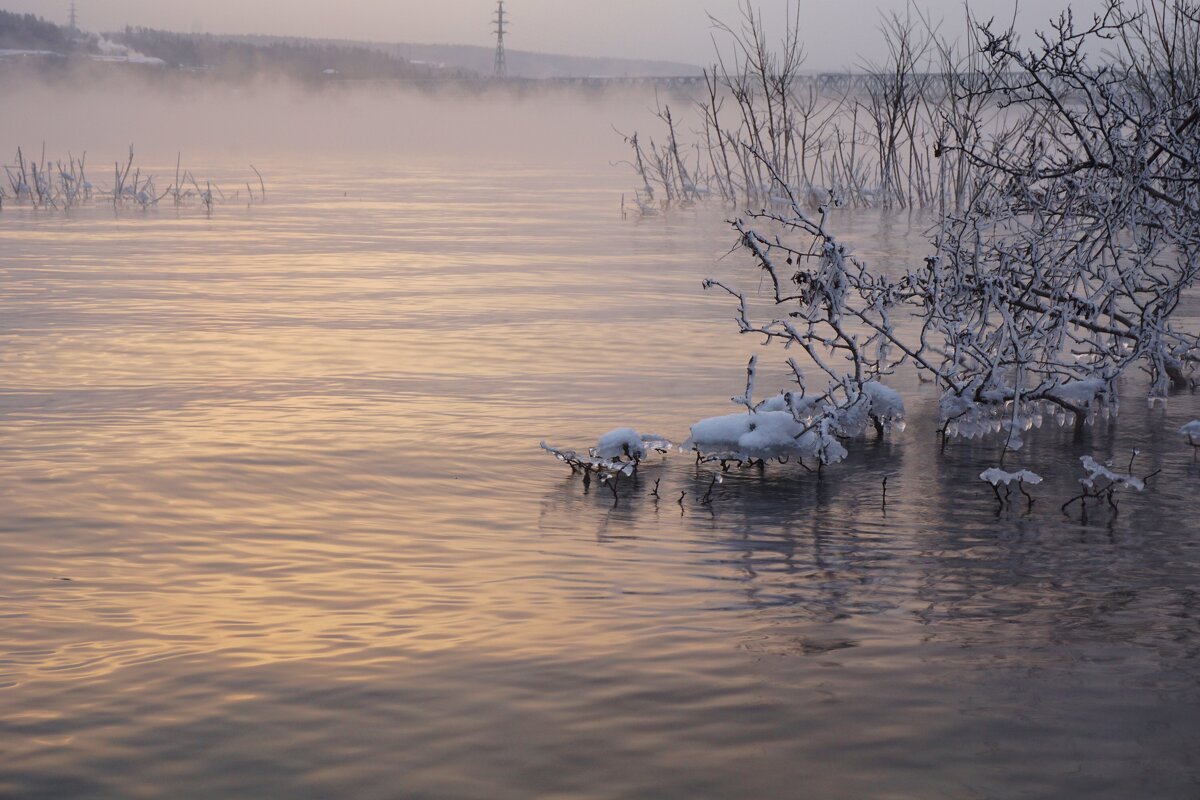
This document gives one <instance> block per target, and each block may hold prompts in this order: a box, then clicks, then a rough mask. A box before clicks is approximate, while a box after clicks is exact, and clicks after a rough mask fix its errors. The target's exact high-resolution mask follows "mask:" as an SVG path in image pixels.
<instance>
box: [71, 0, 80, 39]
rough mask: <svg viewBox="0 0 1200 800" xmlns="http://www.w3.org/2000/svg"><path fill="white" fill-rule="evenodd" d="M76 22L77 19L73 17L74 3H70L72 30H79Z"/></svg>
mask: <svg viewBox="0 0 1200 800" xmlns="http://www.w3.org/2000/svg"><path fill="white" fill-rule="evenodd" d="M76 22H77V20H76V17H75V4H74V3H71V30H72V32H78V31H79V25H77V24H76Z"/></svg>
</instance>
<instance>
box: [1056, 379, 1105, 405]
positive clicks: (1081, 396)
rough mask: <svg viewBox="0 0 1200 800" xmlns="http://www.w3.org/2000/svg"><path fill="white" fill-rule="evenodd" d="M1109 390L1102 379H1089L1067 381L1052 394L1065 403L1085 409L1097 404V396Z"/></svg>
mask: <svg viewBox="0 0 1200 800" xmlns="http://www.w3.org/2000/svg"><path fill="white" fill-rule="evenodd" d="M1106 389H1107V384H1106V382H1105V381H1104V380H1103V379H1101V378H1088V379H1087V380H1082V381H1067V382H1066V383H1064V384H1062V385H1061V386H1057V387H1055V388H1054V389H1053V390H1052V391H1051V394H1053V395H1054V396H1055V397H1057V398H1058V399H1059V400H1062V401H1063V402H1065V403H1070V404H1071V405H1073V406H1077V407H1080V408H1085V407H1087V406H1090V405H1091V404H1092V403H1094V402H1096V396H1097V395H1100V394H1103V393H1104V392H1105V391H1106Z"/></svg>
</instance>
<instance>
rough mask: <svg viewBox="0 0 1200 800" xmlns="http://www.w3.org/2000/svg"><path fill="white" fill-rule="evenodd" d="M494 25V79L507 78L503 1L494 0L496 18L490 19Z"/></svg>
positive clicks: (505, 20) (505, 22)
mask: <svg viewBox="0 0 1200 800" xmlns="http://www.w3.org/2000/svg"><path fill="white" fill-rule="evenodd" d="M492 22H494V23H495V25H496V77H497V78H505V77H507V76H508V61H507V60H506V59H505V57H504V26H505V25H506V24H507V19H506V17H505V16H504V0H496V16H495V18H493V19H492Z"/></svg>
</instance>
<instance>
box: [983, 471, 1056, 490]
mask: <svg viewBox="0 0 1200 800" xmlns="http://www.w3.org/2000/svg"><path fill="white" fill-rule="evenodd" d="M979 479H980V480H981V481H987V482H988V483H990V484H991V485H992V486H998V485H1000V484H1003V485H1005V486H1008V485H1009V484H1010V483H1012V482H1013V481H1017V482H1018V483H1028V484H1029V485H1030V486H1036V485H1038V484H1039V483H1041V482H1042V476H1041V475H1038V474H1037V473H1036V472H1031V471H1029V470H1027V469H1019V470H1017V471H1016V472H1005V471H1004V470H1002V469H1000V468H999V467H991V468H990V469H985V470H984V471H983V472H981V473H979Z"/></svg>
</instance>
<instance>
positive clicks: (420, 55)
mask: <svg viewBox="0 0 1200 800" xmlns="http://www.w3.org/2000/svg"><path fill="white" fill-rule="evenodd" d="M215 38H218V39H225V40H228V41H239V42H247V43H260V44H266V43H270V42H286V43H301V42H309V43H316V42H319V43H322V44H329V45H340V46H344V47H358V48H366V49H370V50H375V51H377V52H381V53H387V54H388V55H391V56H394V57H397V58H402V59H405V60H407V61H411V62H413V63H424V64H428V65H431V66H439V65H440V66H442V67H444V68H447V69H462V70H469V71H471V72H475V73H478V74H480V75H491V74H492V68H493V65H494V64H495V50H494V49H493V48H491V47H478V46H474V45H465V44H412V43H407V42H363V41H355V40H349V39H297V38H295V37H284V36H218V37H215ZM506 56H507V61H508V74H509V75H510V76H512V77H514V78H583V77H594V78H599V77H605V78H612V77H615V78H626V77H640V78H658V77H681V76H685V75H699V74H700V67H698V66H695V65H694V64H680V63H676V62H672V61H651V60H642V59H625V58H595V57H591V56H571V55H559V54H553V53H534V52H529V51H526V50H508V51H507V52H506Z"/></svg>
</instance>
